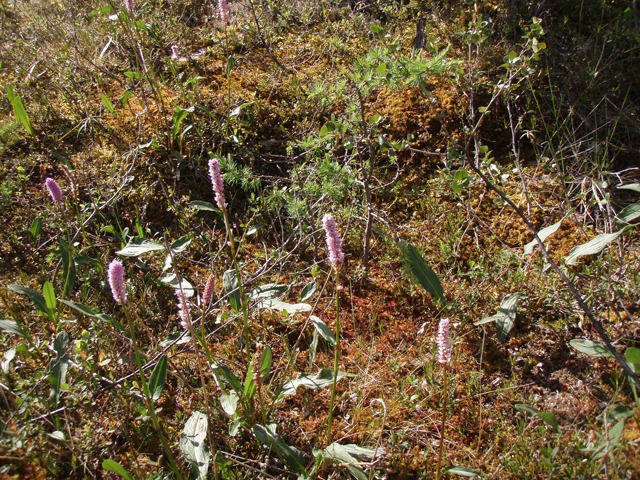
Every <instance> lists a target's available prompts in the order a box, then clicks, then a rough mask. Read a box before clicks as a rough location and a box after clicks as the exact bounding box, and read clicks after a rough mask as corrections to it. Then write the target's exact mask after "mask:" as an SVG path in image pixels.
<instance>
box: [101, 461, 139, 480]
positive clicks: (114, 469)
mask: <svg viewBox="0 0 640 480" xmlns="http://www.w3.org/2000/svg"><path fill="white" fill-rule="evenodd" d="M102 468H103V469H104V470H106V471H107V472H111V473H115V474H116V475H120V476H121V477H122V478H124V479H125V480H133V477H132V476H131V475H129V472H127V471H126V470H125V469H124V467H123V466H122V465H120V464H119V463H118V462H116V461H115V460H104V461H103V462H102Z"/></svg>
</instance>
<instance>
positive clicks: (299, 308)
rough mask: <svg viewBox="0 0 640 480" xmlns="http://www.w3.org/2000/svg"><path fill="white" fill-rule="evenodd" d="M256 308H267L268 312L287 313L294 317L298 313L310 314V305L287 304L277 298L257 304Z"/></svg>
mask: <svg viewBox="0 0 640 480" xmlns="http://www.w3.org/2000/svg"><path fill="white" fill-rule="evenodd" d="M258 307H260V308H268V309H270V310H278V311H280V312H287V313H288V314H289V315H294V314H296V313H300V312H310V311H311V305H309V304H308V303H287V302H283V301H282V300H278V299H277V298H267V299H264V300H261V301H260V302H258Z"/></svg>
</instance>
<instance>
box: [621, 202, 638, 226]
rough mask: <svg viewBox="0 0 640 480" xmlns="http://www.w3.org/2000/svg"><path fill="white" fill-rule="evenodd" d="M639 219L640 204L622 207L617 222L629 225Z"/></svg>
mask: <svg viewBox="0 0 640 480" xmlns="http://www.w3.org/2000/svg"><path fill="white" fill-rule="evenodd" d="M638 217H640V202H636V203H632V204H631V205H627V206H626V207H624V208H623V209H622V210H621V211H620V213H619V214H618V217H617V218H618V220H620V221H621V222H624V223H631V222H633V221H634V220H635V219H636V218H638Z"/></svg>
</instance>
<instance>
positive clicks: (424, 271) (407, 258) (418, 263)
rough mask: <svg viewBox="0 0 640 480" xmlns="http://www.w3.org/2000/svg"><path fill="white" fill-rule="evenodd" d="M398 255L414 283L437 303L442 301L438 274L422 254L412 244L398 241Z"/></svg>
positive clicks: (442, 291) (442, 293) (442, 296)
mask: <svg viewBox="0 0 640 480" xmlns="http://www.w3.org/2000/svg"><path fill="white" fill-rule="evenodd" d="M398 249H399V250H400V256H401V257H402V261H403V262H404V266H405V268H406V269H407V271H408V272H409V274H410V275H411V279H412V280H413V282H414V283H417V284H418V285H420V286H421V287H422V288H424V289H425V291H426V292H427V293H428V294H429V295H431V296H432V297H433V299H434V300H435V301H436V302H438V303H443V302H444V300H445V298H444V289H443V288H442V284H441V283H440V279H439V278H438V275H436V273H435V272H434V271H433V270H432V269H431V268H430V267H429V265H427V262H426V260H425V259H424V257H423V256H422V254H421V253H420V252H419V251H418V249H416V248H415V247H414V246H413V245H411V244H409V243H407V242H404V241H400V242H398Z"/></svg>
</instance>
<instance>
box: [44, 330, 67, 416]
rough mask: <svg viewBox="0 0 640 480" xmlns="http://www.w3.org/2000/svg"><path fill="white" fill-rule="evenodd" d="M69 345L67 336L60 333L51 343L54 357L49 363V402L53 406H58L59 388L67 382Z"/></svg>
mask: <svg viewBox="0 0 640 480" xmlns="http://www.w3.org/2000/svg"><path fill="white" fill-rule="evenodd" d="M68 345H69V335H68V334H67V332H65V331H62V332H60V333H59V334H58V336H57V337H56V339H55V340H54V342H53V350H54V351H55V352H56V356H55V357H54V358H52V359H51V362H49V383H50V384H51V401H52V403H53V405H54V406H55V405H58V402H59V401H60V388H61V387H62V385H63V384H65V383H66V382H67V368H68V367H69V356H68V355H67V346H68Z"/></svg>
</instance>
